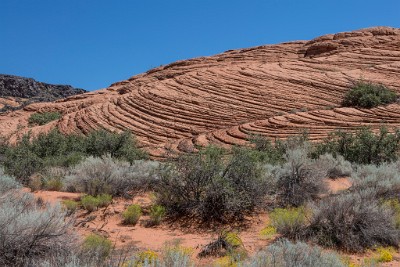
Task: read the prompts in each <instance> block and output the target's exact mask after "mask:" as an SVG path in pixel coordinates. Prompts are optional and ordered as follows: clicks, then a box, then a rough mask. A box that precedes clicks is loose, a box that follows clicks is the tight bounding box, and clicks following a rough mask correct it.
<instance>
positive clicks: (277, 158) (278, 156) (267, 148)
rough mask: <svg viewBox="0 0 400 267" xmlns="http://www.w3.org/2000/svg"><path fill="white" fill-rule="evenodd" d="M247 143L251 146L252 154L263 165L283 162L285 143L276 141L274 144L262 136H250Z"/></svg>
mask: <svg viewBox="0 0 400 267" xmlns="http://www.w3.org/2000/svg"><path fill="white" fill-rule="evenodd" d="M249 142H250V143H251V144H253V146H254V149H253V150H252V151H253V153H255V155H256V156H257V158H258V160H259V161H261V162H264V163H269V164H277V163H281V162H284V155H285V151H286V147H285V143H284V142H282V141H279V140H276V142H275V143H274V144H272V142H271V141H270V140H269V139H267V138H266V137H264V136H262V135H251V136H250V138H249Z"/></svg>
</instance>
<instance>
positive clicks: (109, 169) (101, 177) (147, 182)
mask: <svg viewBox="0 0 400 267" xmlns="http://www.w3.org/2000/svg"><path fill="white" fill-rule="evenodd" d="M158 166H159V163H157V162H153V161H135V162H133V164H132V165H130V164H129V163H127V162H122V161H119V160H116V159H112V158H111V157H110V156H104V157H102V158H93V157H89V158H87V159H85V160H84V161H83V162H81V163H80V164H78V165H77V166H75V167H73V168H71V169H70V175H68V176H67V177H66V179H65V183H66V187H67V189H68V190H69V191H77V192H83V193H87V194H89V195H98V194H111V195H112V196H127V195H128V193H129V192H130V191H139V190H140V189H142V188H143V189H147V188H150V187H152V186H154V185H153V184H154V183H155V182H156V180H157V173H156V170H157V168H158Z"/></svg>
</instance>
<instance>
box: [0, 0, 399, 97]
mask: <svg viewBox="0 0 400 267" xmlns="http://www.w3.org/2000/svg"><path fill="white" fill-rule="evenodd" d="M0 12H1V15H0V73H3V74H4V73H5V74H15V75H20V76H27V77H32V78H35V79H37V80H39V81H43V82H48V83H56V84H71V85H73V86H75V87H80V88H84V89H88V90H94V89H100V88H104V87H107V86H108V85H110V84H111V83H113V82H116V81H120V80H124V79H127V78H129V77H131V76H133V75H135V74H138V73H141V72H144V71H146V70H148V69H150V68H153V67H157V66H159V65H164V64H167V63H170V62H173V61H176V60H181V59H188V58H193V57H198V56H207V55H213V54H217V53H220V52H223V51H226V50H229V49H235V48H244V47H251V46H257V45H263V44H274V43H280V42H284V41H292V40H307V39H312V38H314V37H317V36H319V35H323V34H327V33H336V32H340V31H348V30H355V29H360V28H366V27H371V26H378V25H379V26H392V27H399V28H400V1H399V0H380V1H377V0H335V1H323V0H318V1H317V0H309V1H307V0H303V1H302V0H264V1H261V0H260V1H255V0H254V1H252V0H246V1H244V0H243V1H237V0H229V1H225V0H224V1H218V0H202V1H200V0H199V1H197V0H170V1H167V0H153V1H150V0H147V1H146V0H143V1H136V0H130V1H129V0H113V1H112V0H108V1H106V0H96V1H95V0H0Z"/></svg>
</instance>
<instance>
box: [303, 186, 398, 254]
mask: <svg viewBox="0 0 400 267" xmlns="http://www.w3.org/2000/svg"><path fill="white" fill-rule="evenodd" d="M311 212H312V215H311V219H310V222H309V225H308V226H307V229H306V232H307V233H306V235H305V237H306V238H308V239H311V240H314V241H315V242H317V243H318V244H320V245H322V246H327V247H335V248H339V249H344V250H347V251H351V252H356V251H363V250H365V249H367V248H372V247H375V246H397V245H398V242H399V237H400V231H399V229H396V227H395V221H394V217H393V212H392V211H391V209H389V208H387V207H385V206H384V205H382V204H381V203H380V202H379V201H378V200H376V199H375V197H374V194H373V191H371V190H369V191H366V190H365V191H360V192H354V193H346V194H341V195H334V196H330V197H327V198H324V199H323V200H321V201H320V202H318V203H317V204H315V205H314V207H313V208H312V209H311Z"/></svg>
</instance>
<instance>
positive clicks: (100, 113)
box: [0, 27, 400, 157]
mask: <svg viewBox="0 0 400 267" xmlns="http://www.w3.org/2000/svg"><path fill="white" fill-rule="evenodd" d="M360 79H363V80H366V81H371V82H374V83H382V84H384V85H386V86H387V87H389V88H391V89H393V90H395V91H397V92H398V93H400V29H396V28H389V27H376V28H368V29H362V30H358V31H352V32H344V33H337V34H329V35H325V36H321V37H318V38H315V39H313V40H311V41H295V42H288V43H282V44H277V45H266V46H259V47H253V48H247V49H240V50H230V51H226V52H224V53H222V54H219V55H215V56H210V57H201V58H195V59H190V60H183V61H178V62H175V63H172V64H169V65H166V66H161V67H158V68H155V69H152V70H149V71H148V72H146V73H143V74H140V75H136V76H133V77H131V78H129V79H128V80H125V81H121V82H117V83H114V84H112V85H111V86H110V87H108V88H106V89H102V90H99V91H94V92H90V93H85V94H81V95H75V96H71V97H67V98H65V99H62V100H57V101H55V102H53V103H35V104H31V105H28V106H26V107H24V109H23V110H20V111H16V112H12V113H10V114H6V115H2V116H0V129H2V131H3V132H2V134H3V135H4V134H9V135H10V136H13V135H14V134H15V133H16V131H17V129H24V131H27V130H32V131H33V132H41V131H46V130H48V129H50V128H53V127H56V128H58V129H59V130H60V131H61V132H63V133H83V134H86V133H88V132H90V131H91V130H93V129H97V128H105V129H108V130H111V131H122V130H125V129H129V130H131V131H132V132H133V133H134V134H135V135H136V136H137V139H138V141H139V143H140V144H141V145H142V146H143V147H145V148H146V149H147V150H148V151H149V152H150V153H151V155H153V156H154V157H164V156H165V153H166V152H168V151H177V152H179V151H183V152H187V151H193V150H194V149H195V148H196V147H197V146H204V145H207V144H219V145H242V144H246V142H247V139H248V137H249V135H250V134H262V135H265V136H268V137H271V138H285V137H287V136H288V135H293V134H298V133H300V132H302V131H304V130H305V129H307V130H308V132H309V134H310V137H311V139H313V140H320V139H322V138H324V137H326V135H327V134H328V133H329V132H331V131H332V130H335V129H348V130H353V129H356V128H357V127H359V126H364V125H368V126H371V127H373V128H377V127H380V126H381V125H382V124H386V125H388V126H389V127H393V128H394V127H398V126H400V105H399V104H391V105H388V106H381V107H378V108H373V109H358V108H342V107H340V106H341V101H342V99H343V96H344V94H345V93H346V91H347V90H349V88H350V87H351V85H352V83H354V82H355V81H358V80H360ZM46 111H59V112H61V113H62V114H63V116H62V118H61V119H60V120H59V121H57V122H51V123H50V124H49V125H45V126H41V127H38V126H36V127H34V128H29V126H28V124H27V117H28V116H29V114H32V113H34V112H46Z"/></svg>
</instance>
